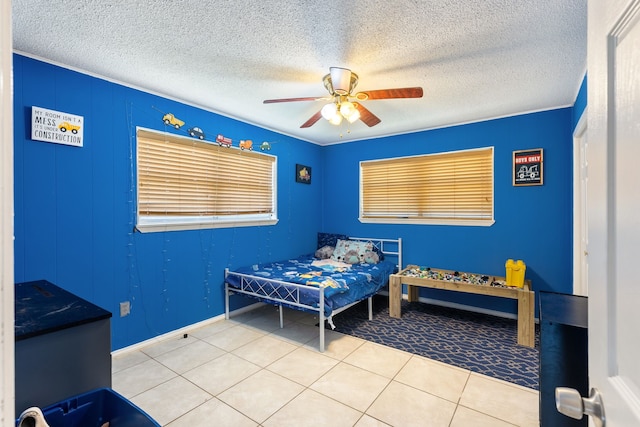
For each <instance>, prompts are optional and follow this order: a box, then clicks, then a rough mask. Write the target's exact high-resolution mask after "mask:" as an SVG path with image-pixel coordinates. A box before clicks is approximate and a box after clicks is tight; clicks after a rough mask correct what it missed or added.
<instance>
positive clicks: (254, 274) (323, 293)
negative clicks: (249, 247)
mask: <svg viewBox="0 0 640 427" xmlns="http://www.w3.org/2000/svg"><path fill="white" fill-rule="evenodd" d="M317 246H318V251H316V252H315V253H310V254H305V255H301V256H299V257H296V258H294V259H288V260H283V261H276V262H269V263H264V264H257V265H252V266H247V267H242V268H237V269H235V270H233V271H231V270H230V269H228V268H227V269H225V273H224V275H225V279H224V282H225V318H226V319H229V298H230V296H231V295H233V294H240V295H244V296H246V297H250V298H253V299H256V300H258V301H261V302H264V303H268V304H272V305H275V306H278V307H279V313H280V327H281V328H282V327H284V320H283V310H282V307H283V306H284V307H288V308H291V309H294V310H302V311H306V312H311V313H315V314H316V315H317V316H318V319H319V323H318V328H319V336H320V344H319V350H320V351H321V352H324V349H325V320H326V321H327V323H328V324H329V325H330V326H331V328H332V329H333V328H335V326H334V323H333V316H335V315H337V314H338V313H341V312H342V311H344V310H346V309H348V308H349V307H352V306H353V305H355V304H357V303H359V302H361V301H364V300H365V299H366V300H368V305H369V320H371V319H372V317H373V313H372V312H373V309H372V307H373V305H372V297H373V296H374V295H375V294H376V293H378V291H380V290H381V289H382V288H383V287H384V286H386V285H387V284H388V282H389V275H391V274H394V273H396V272H397V271H399V270H400V269H401V266H402V239H400V238H398V239H385V238H361V237H349V236H345V235H339V234H329V233H318V245H317ZM345 248H346V249H345ZM350 248H351V249H350ZM354 250H355V252H356V253H357V257H356V254H355V253H354ZM322 251H324V252H322ZM362 252H364V254H363V253H362ZM372 252H373V253H375V255H373V254H372ZM328 253H331V256H330V257H327V256H326V255H327V254H328Z"/></svg>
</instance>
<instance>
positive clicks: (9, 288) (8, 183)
mask: <svg viewBox="0 0 640 427" xmlns="http://www.w3.org/2000/svg"><path fill="white" fill-rule="evenodd" d="M0 28H1V30H0V206H1V208H0V209H1V212H0V312H1V313H2V314H1V315H0V387H2V399H0V425H3V426H7V425H13V424H15V384H14V378H15V372H14V358H15V356H14V348H15V343H14V336H15V334H14V327H13V325H14V272H13V269H14V262H13V260H14V258H13V236H14V231H13V215H14V210H13V96H12V93H13V76H12V74H13V72H12V70H13V47H12V46H13V39H12V30H11V0H0Z"/></svg>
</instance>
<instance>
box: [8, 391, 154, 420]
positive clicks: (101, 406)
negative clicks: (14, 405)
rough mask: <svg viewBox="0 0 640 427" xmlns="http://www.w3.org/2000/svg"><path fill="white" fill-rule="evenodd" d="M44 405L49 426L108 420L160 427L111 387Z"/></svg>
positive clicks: (43, 410) (44, 412)
mask: <svg viewBox="0 0 640 427" xmlns="http://www.w3.org/2000/svg"><path fill="white" fill-rule="evenodd" d="M25 409H26V408H25ZM41 409H42V412H43V414H44V418H45V420H47V423H48V424H49V426H50V427H102V426H104V425H105V424H106V425H108V426H109V427H160V424H158V423H157V422H155V421H154V420H153V418H151V417H150V416H149V415H147V414H146V413H145V412H144V411H143V410H142V409H140V408H138V407H137V406H136V405H134V404H133V403H131V402H130V401H129V400H128V399H126V398H124V397H123V396H121V395H120V394H118V393H116V392H115V391H113V390H112V389H110V388H100V389H96V390H93V391H90V392H88V393H84V394H80V395H77V396H74V397H71V398H69V399H66V400H64V401H61V402H58V403H54V404H53V405H50V406H48V407H46V408H41ZM107 423H108V424H107ZM16 425H17V421H16Z"/></svg>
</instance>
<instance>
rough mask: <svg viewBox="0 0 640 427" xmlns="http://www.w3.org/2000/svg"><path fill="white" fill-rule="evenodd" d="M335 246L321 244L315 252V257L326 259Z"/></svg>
mask: <svg viewBox="0 0 640 427" xmlns="http://www.w3.org/2000/svg"><path fill="white" fill-rule="evenodd" d="M334 249H335V248H334V247H333V246H323V247H321V248H320V249H318V250H317V251H316V253H315V257H316V258H318V259H328V258H331V255H333V250H334Z"/></svg>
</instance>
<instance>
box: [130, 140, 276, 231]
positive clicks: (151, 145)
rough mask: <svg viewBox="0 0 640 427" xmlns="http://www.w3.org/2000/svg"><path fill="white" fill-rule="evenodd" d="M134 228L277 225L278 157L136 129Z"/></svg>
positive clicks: (176, 228)
mask: <svg viewBox="0 0 640 427" xmlns="http://www.w3.org/2000/svg"><path fill="white" fill-rule="evenodd" d="M136 139H137V183H138V188H137V190H138V191H137V193H138V194H137V196H138V203H137V212H138V218H137V228H138V229H139V230H140V231H142V232H145V231H165V230H188V229H199V228H218V227H237V226H254V225H267V224H275V223H276V222H277V215H276V166H277V165H276V157H274V156H271V155H268V154H264V153H257V152H253V151H248V150H240V149H238V148H235V147H234V148H230V147H223V146H219V145H218V144H217V143H211V142H205V141H199V140H196V139H193V138H187V137H180V136H177V135H173V134H168V133H163V132H155V131H150V130H146V129H141V128H138V129H137V138H136Z"/></svg>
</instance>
